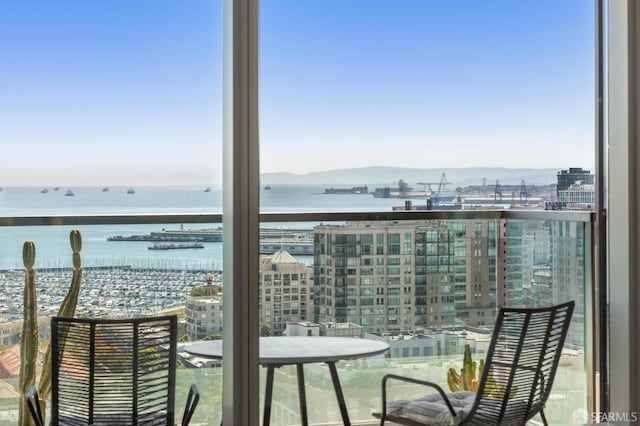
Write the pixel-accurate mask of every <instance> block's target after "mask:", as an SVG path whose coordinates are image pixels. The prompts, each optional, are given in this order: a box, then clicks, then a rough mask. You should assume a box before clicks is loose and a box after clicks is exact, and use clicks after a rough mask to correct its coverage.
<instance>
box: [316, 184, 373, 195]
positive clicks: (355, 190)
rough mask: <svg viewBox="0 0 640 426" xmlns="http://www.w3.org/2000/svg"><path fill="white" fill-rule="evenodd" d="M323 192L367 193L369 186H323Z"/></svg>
mask: <svg viewBox="0 0 640 426" xmlns="http://www.w3.org/2000/svg"><path fill="white" fill-rule="evenodd" d="M324 193H325V194H368V193H369V188H368V187H367V185H364V186H353V187H351V188H333V187H331V188H325V190H324Z"/></svg>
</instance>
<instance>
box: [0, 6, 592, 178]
mask: <svg viewBox="0 0 640 426" xmlns="http://www.w3.org/2000/svg"><path fill="white" fill-rule="evenodd" d="M594 22H595V18H594V6H593V4H591V2H584V1H580V0H567V1H563V2H557V1H550V0H546V1H541V0H540V1H539V0H536V1H531V2H527V3H523V2H500V1H486V2H477V1H469V0H460V1H455V2H450V1H440V2H435V1H416V0H412V1H406V2H403V3H402V5H401V6H400V7H399V6H398V5H397V3H393V4H391V3H389V2H384V1H366V2H365V1H361V0H353V1H350V2H331V1H329V2H299V1H270V2H267V1H263V2H262V3H261V21H260V23H261V34H260V37H261V38H260V85H261V86H260V90H261V91H260V102H261V103H260V113H261V117H260V120H261V122H260V126H261V127H260V132H261V133H260V139H261V142H260V143H261V172H262V173H273V172H291V173H296V174H303V173H307V172H315V171H320V170H332V169H341V168H359V167H367V166H392V167H414V168H438V167H442V168H445V167H477V166H488V167H498V166H501V167H512V168H520V167H526V168H557V169H558V170H560V169H562V168H566V167H567V165H568V164H571V165H579V166H582V167H586V168H590V169H592V168H593V166H592V165H593V163H594V133H595V132H594V111H595V108H594V106H595V91H594V90H595V89H594V87H595V86H594V69H595V64H594V53H595V52H594V51H595V47H594V46H595V45H594V40H595V36H594V28H595V26H594ZM221 25H222V2H221V1H194V2H187V3H184V2H172V1H150V0H140V1H136V2H133V3H131V2H127V1H123V0H117V1H116V0H114V1H110V2H79V1H72V0H62V1H57V2H55V4H52V3H51V2H47V1H44V0H33V1H20V2H18V1H9V2H3V3H2V4H0V28H1V30H0V31H1V32H2V34H3V36H4V39H5V40H11V43H5V44H3V45H1V46H0V53H1V54H2V56H3V58H4V59H5V66H3V71H2V72H0V93H2V97H1V99H2V101H0V138H2V140H3V141H4V144H3V145H4V148H5V150H4V152H3V159H4V161H3V167H2V168H1V170H2V171H1V172H0V186H22V185H36V186H38V185H72V184H78V183H82V184H83V185H97V186H100V185H123V186H129V185H131V186H135V185H166V184H176V185H182V184H203V185H204V184H210V185H218V184H220V179H221V178H220V176H221V169H222V159H221V158H222V28H221Z"/></svg>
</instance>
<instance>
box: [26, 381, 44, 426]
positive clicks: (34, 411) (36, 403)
mask: <svg viewBox="0 0 640 426" xmlns="http://www.w3.org/2000/svg"><path fill="white" fill-rule="evenodd" d="M27 407H29V412H30V413H31V418H32V419H33V422H34V423H35V424H36V426H44V419H43V418H42V411H40V398H38V390H37V389H36V387H35V386H32V387H31V388H30V389H29V392H27Z"/></svg>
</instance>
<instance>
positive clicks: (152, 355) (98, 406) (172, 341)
mask: <svg viewBox="0 0 640 426" xmlns="http://www.w3.org/2000/svg"><path fill="white" fill-rule="evenodd" d="M51 342H52V343H51V348H52V356H51V359H52V383H51V384H52V387H51V424H52V425H54V426H57V425H67V424H69V425H134V426H135V425H163V426H164V425H173V424H174V417H175V409H174V406H175V386H176V358H177V318H176V316H175V315H171V316H163V317H147V318H133V319H78V318H59V317H54V318H52V319H51ZM198 400H199V393H198V389H197V388H196V386H195V385H192V386H191V388H190V390H189V395H188V397H187V403H186V407H185V411H184V414H183V416H182V425H183V426H186V425H188V424H189V421H190V419H191V416H192V415H193V412H194V410H195V408H196V406H197V404H198ZM34 401H37V393H36V392H35V390H34V391H32V392H30V393H29V395H28V403H29V404H28V405H29V407H30V409H31V413H32V417H34V420H35V421H36V423H37V424H38V423H39V424H42V416H41V415H40V416H39V407H38V404H37V403H35V402H34Z"/></svg>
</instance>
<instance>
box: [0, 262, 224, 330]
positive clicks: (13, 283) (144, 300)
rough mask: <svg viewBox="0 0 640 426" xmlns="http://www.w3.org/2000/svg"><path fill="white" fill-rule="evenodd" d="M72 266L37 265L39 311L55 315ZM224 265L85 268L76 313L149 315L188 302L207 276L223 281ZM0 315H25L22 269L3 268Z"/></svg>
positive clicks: (69, 280)
mask: <svg viewBox="0 0 640 426" xmlns="http://www.w3.org/2000/svg"><path fill="white" fill-rule="evenodd" d="M71 275H72V270H71V269H70V268H64V269H58V268H51V269H39V270H38V271H37V279H36V291H37V293H38V315H39V316H46V315H55V314H56V313H57V311H58V308H59V306H60V304H61V303H62V300H63V299H64V297H65V295H66V293H67V290H68V288H69V284H70V283H71ZM219 277H220V271H202V270H200V271H197V270H191V271H188V270H172V269H165V270H161V269H134V268H131V267H127V266H114V267H101V268H84V270H83V276H82V284H81V286H80V295H79V298H78V308H77V311H76V312H77V313H76V315H89V316H92V317H93V316H113V317H117V316H133V315H149V314H152V313H156V312H159V311H161V310H164V309H170V308H178V307H182V306H184V301H185V298H186V296H187V295H188V294H189V292H190V291H191V289H192V288H193V287H195V286H198V285H205V284H206V283H207V280H208V279H213V281H219ZM0 280H1V282H2V284H3V285H2V292H3V294H4V297H3V298H2V300H1V301H0V318H1V319H3V320H16V319H20V318H22V309H23V305H22V293H23V291H24V270H20V269H13V270H2V271H0Z"/></svg>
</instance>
